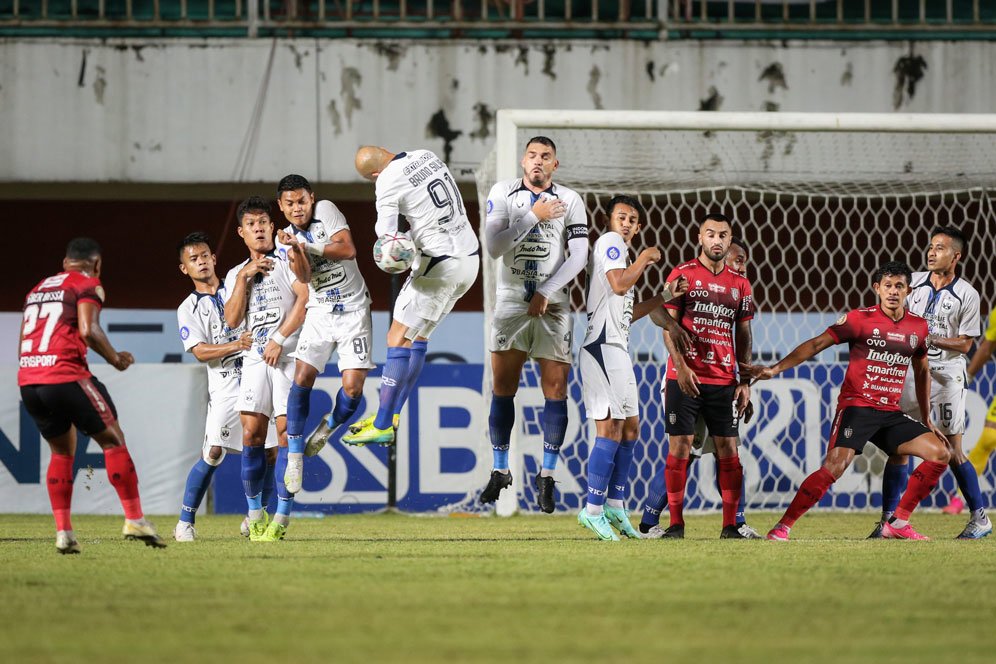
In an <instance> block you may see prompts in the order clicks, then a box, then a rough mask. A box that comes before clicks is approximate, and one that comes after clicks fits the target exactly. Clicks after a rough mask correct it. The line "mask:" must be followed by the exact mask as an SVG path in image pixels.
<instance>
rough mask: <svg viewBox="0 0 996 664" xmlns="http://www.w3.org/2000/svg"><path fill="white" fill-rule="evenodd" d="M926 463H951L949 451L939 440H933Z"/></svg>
mask: <svg viewBox="0 0 996 664" xmlns="http://www.w3.org/2000/svg"><path fill="white" fill-rule="evenodd" d="M927 461H936V462H937V463H950V461H951V451H950V450H949V449H948V448H947V445H945V444H944V443H943V442H942V441H941V439H940V438H935V439H934V444H933V445H931V450H930V453H929V457H928V458H927Z"/></svg>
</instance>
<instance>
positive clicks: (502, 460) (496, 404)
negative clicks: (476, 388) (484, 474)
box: [488, 396, 515, 470]
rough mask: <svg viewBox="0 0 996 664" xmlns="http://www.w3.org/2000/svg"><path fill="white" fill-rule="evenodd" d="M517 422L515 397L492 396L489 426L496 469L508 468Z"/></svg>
mask: <svg viewBox="0 0 996 664" xmlns="http://www.w3.org/2000/svg"><path fill="white" fill-rule="evenodd" d="M514 424H515V397H499V396H492V397H491V414H490V415H488V428H489V430H490V432H491V454H492V456H493V457H494V462H493V468H494V469H495V470H508V445H509V441H510V440H511V439H512V426H513V425H514Z"/></svg>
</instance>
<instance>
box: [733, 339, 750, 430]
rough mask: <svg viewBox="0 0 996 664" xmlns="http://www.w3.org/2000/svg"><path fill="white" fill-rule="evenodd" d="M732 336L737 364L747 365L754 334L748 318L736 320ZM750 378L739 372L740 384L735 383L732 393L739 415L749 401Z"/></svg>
mask: <svg viewBox="0 0 996 664" xmlns="http://www.w3.org/2000/svg"><path fill="white" fill-rule="evenodd" d="M734 336H735V339H734V342H735V343H736V349H737V364H739V365H744V364H748V365H749V364H750V361H751V359H752V357H753V353H754V335H753V332H752V331H751V328H750V319H747V320H739V321H737V323H736V329H735V332H734ZM750 380H751V379H750V376H747V375H745V374H743V373H742V372H741V374H740V384H739V385H737V389H736V390H735V391H734V393H733V400H734V401H735V402H736V404H737V414H739V415H740V416H741V417H743V414H744V411H745V410H746V409H747V405H748V404H749V403H750Z"/></svg>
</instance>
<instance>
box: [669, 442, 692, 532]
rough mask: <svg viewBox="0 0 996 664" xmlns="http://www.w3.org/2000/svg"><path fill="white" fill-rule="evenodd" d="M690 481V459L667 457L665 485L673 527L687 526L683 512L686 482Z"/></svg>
mask: <svg viewBox="0 0 996 664" xmlns="http://www.w3.org/2000/svg"><path fill="white" fill-rule="evenodd" d="M687 480H688V459H679V458H678V457H676V456H672V455H670V454H668V455H667V463H665V465H664V484H665V486H667V511H668V512H669V513H670V514H671V525H672V526H683V525H685V517H684V516H683V515H682V510H683V509H684V505H685V482H686V481H687Z"/></svg>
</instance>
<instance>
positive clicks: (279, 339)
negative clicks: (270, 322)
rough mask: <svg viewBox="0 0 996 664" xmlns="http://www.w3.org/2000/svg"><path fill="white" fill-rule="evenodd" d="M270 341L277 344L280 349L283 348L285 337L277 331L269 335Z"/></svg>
mask: <svg viewBox="0 0 996 664" xmlns="http://www.w3.org/2000/svg"><path fill="white" fill-rule="evenodd" d="M270 341H272V342H273V343H275V344H277V345H278V346H280V347H283V345H284V342H285V341H287V337H285V336H284V335H282V334H280V331H279V330H277V331H276V332H274V333H273V334H271V335H270Z"/></svg>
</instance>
